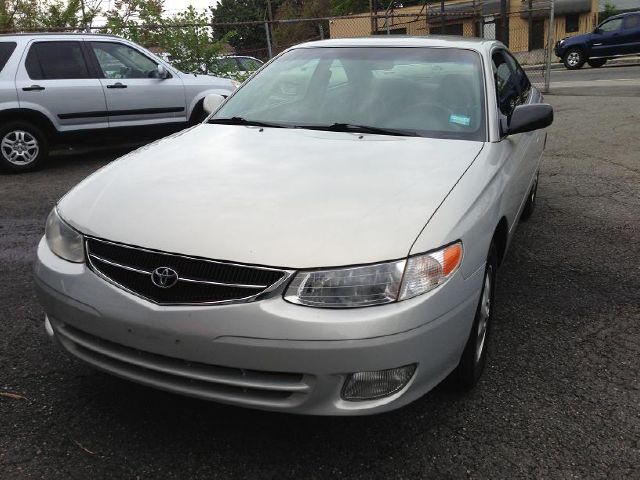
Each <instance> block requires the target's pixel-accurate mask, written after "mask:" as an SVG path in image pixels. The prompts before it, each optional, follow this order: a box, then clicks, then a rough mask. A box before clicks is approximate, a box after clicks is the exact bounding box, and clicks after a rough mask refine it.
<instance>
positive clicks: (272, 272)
mask: <svg viewBox="0 0 640 480" xmlns="http://www.w3.org/2000/svg"><path fill="white" fill-rule="evenodd" d="M86 248H87V257H88V265H89V267H90V268H91V270H93V271H94V272H96V273H97V274H99V275H100V276H102V277H105V278H106V279H108V280H110V281H111V282H113V283H115V284H116V285H117V286H119V287H121V288H124V289H125V290H128V291H130V292H131V293H134V294H136V295H138V296H141V297H144V298H146V299H147V300H151V301H152V302H155V303H158V304H171V305H176V304H194V303H195V304H198V303H221V302H240V301H243V302H246V301H250V300H254V299H256V297H258V296H259V295H260V294H262V293H264V292H266V291H270V290H273V289H274V288H275V287H277V286H278V285H280V284H281V283H282V282H283V281H284V280H285V279H286V278H288V276H289V272H287V271H285V270H277V269H272V268H265V267H253V266H247V265H238V264H234V263H224V262H218V261H214V260H205V259H201V258H194V257H187V256H183V255H177V254H172V253H164V252H156V251H153V250H147V249H144V248H139V247H132V246H128V245H121V244H117V243H113V242H107V241H104V240H98V239H95V238H87V240H86ZM156 269H164V270H165V271H166V270H167V269H170V271H171V272H170V273H171V275H172V276H173V278H169V281H168V282H167V286H165V287H161V286H158V283H161V282H158V281H157V279H158V277H155V279H156V281H155V283H154V279H153V278H152V277H153V272H154V271H156ZM175 274H177V275H175Z"/></svg>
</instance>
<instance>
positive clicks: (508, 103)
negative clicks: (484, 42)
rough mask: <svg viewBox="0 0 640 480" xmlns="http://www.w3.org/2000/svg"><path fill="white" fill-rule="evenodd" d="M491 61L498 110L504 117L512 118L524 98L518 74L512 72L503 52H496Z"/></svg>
mask: <svg viewBox="0 0 640 480" xmlns="http://www.w3.org/2000/svg"><path fill="white" fill-rule="evenodd" d="M491 61H492V63H491V65H492V68H493V77H494V79H495V83H496V95H497V97H498V108H499V109H500V111H501V112H502V113H503V114H504V115H506V116H510V115H511V113H512V112H513V109H514V108H516V105H518V103H519V102H520V99H521V96H522V91H521V89H520V86H519V82H518V79H517V77H516V73H515V72H514V71H513V70H511V67H509V64H508V63H507V60H506V58H505V56H504V54H503V52H501V51H497V52H494V54H493V56H492V57H491Z"/></svg>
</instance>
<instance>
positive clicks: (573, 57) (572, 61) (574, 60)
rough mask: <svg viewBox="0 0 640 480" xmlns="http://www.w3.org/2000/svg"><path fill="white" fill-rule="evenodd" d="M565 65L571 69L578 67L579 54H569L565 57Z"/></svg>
mask: <svg viewBox="0 0 640 480" xmlns="http://www.w3.org/2000/svg"><path fill="white" fill-rule="evenodd" d="M567 63H568V64H569V65H570V66H572V67H575V66H576V65H578V64H579V63H580V54H579V53H578V52H571V53H570V54H569V55H568V56H567Z"/></svg>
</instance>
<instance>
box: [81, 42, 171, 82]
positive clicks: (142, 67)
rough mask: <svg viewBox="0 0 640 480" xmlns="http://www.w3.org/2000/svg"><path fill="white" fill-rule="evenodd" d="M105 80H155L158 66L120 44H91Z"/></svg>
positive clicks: (134, 50) (132, 49)
mask: <svg viewBox="0 0 640 480" xmlns="http://www.w3.org/2000/svg"><path fill="white" fill-rule="evenodd" d="M91 48H93V51H94V53H95V54H96V58H97V59H98V64H99V65H100V68H101V69H102V73H103V74H104V76H105V78H157V76H158V64H157V63H156V62H154V61H153V60H151V59H150V58H148V57H146V56H145V55H143V54H142V53H140V52H138V51H137V50H136V49H134V48H131V47H129V46H128V45H124V44H122V43H113V42H91Z"/></svg>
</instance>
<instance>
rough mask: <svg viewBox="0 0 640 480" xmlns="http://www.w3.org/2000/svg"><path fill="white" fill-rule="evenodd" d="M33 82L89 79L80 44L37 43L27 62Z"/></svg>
mask: <svg viewBox="0 0 640 480" xmlns="http://www.w3.org/2000/svg"><path fill="white" fill-rule="evenodd" d="M25 67H26V68H27V73H28V74H29V78H31V79H32V80H67V79H78V78H89V69H88V68H87V62H86V61H85V58H84V55H83V53H82V46H81V44H80V42H37V43H34V44H33V45H32V46H31V48H30V49H29V53H28V54H27V60H26V62H25Z"/></svg>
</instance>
